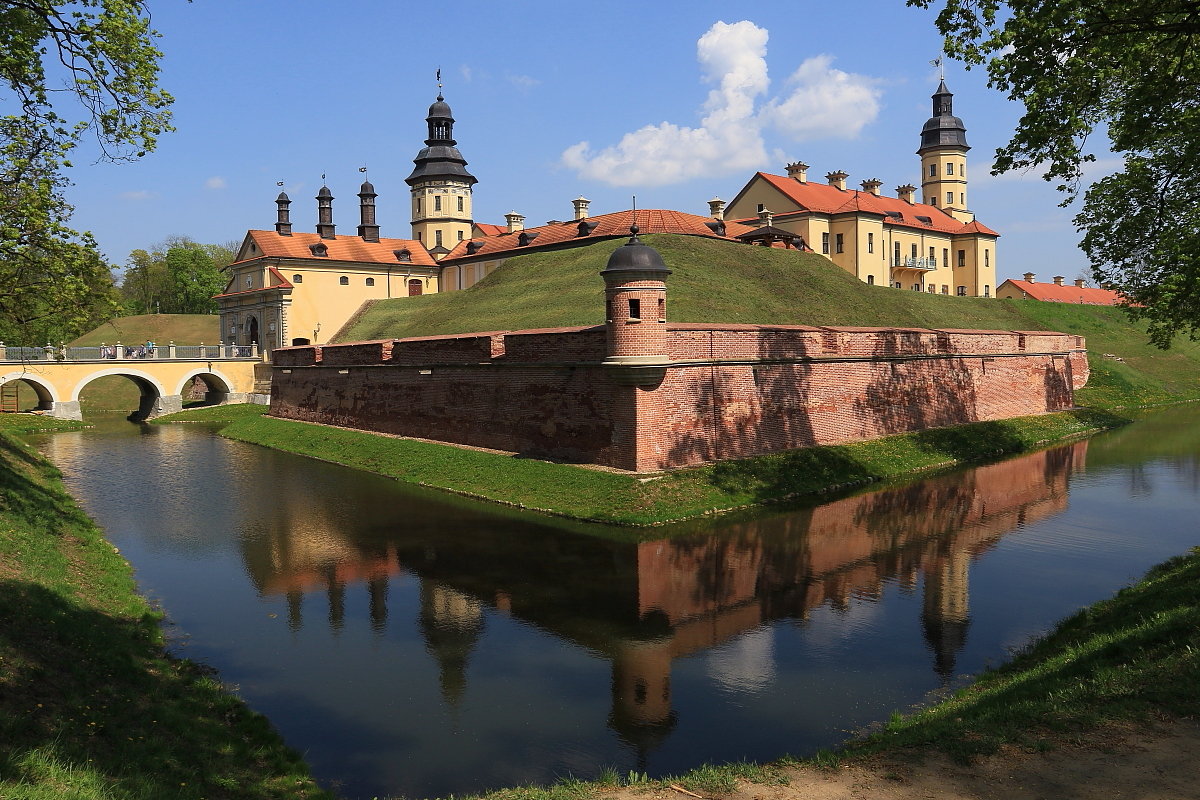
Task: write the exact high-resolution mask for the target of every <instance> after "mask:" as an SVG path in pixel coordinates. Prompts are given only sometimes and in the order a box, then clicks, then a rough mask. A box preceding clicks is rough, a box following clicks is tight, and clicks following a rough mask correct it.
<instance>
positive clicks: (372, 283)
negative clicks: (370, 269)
mask: <svg viewBox="0 0 1200 800" xmlns="http://www.w3.org/2000/svg"><path fill="white" fill-rule="evenodd" d="M374 285H375V279H374V278H367V286H374Z"/></svg>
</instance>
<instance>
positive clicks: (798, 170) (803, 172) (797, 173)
mask: <svg viewBox="0 0 1200 800" xmlns="http://www.w3.org/2000/svg"><path fill="white" fill-rule="evenodd" d="M785 169H787V174H788V177H789V178H795V179H796V180H798V181H800V182H801V183H808V164H805V163H804V162H803V161H793V162H792V163H791V164H788V165H787V166H786V167H785Z"/></svg>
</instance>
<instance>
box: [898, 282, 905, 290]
mask: <svg viewBox="0 0 1200 800" xmlns="http://www.w3.org/2000/svg"><path fill="white" fill-rule="evenodd" d="M896 288H897V289H903V288H904V284H903V283H901V282H900V281H896Z"/></svg>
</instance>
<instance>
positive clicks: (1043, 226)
mask: <svg viewBox="0 0 1200 800" xmlns="http://www.w3.org/2000/svg"><path fill="white" fill-rule="evenodd" d="M150 8H151V11H152V13H153V16H154V26H155V27H156V28H157V29H158V30H159V32H160V33H161V34H162V35H163V38H162V39H161V40H160V48H161V49H162V50H163V52H164V54H165V56H164V60H163V73H162V84H163V86H164V87H165V88H166V89H167V90H169V91H170V92H171V93H172V94H174V95H175V97H176V104H175V120H174V121H175V125H176V127H177V129H178V130H177V131H176V132H175V133H172V134H169V135H167V136H165V137H164V138H163V139H162V140H161V142H160V145H159V148H158V150H157V151H156V152H154V153H152V154H150V155H149V156H147V157H146V158H144V159H142V160H141V161H139V162H137V163H134V164H107V163H93V162H91V161H90V159H89V158H88V157H87V156H88V152H87V151H86V150H85V151H84V152H83V153H82V154H81V156H82V157H78V158H76V159H75V163H76V164H77V165H78V166H77V167H76V168H75V169H74V170H73V171H72V173H71V178H72V180H73V181H74V186H73V187H71V189H70V190H69V195H68V196H69V199H70V200H71V202H72V203H73V204H74V205H75V206H76V215H75V227H77V228H79V229H84V230H90V231H91V232H92V233H93V234H94V235H95V236H96V238H97V240H98V242H99V244H100V247H101V249H102V250H103V251H104V252H105V253H106V254H107V256H108V257H109V259H110V260H111V261H112V262H113V263H115V264H118V265H122V264H124V262H125V260H126V258H127V257H128V254H129V251H130V250H132V249H134V248H142V247H148V246H150V245H152V244H154V243H156V242H159V241H161V240H162V239H163V238H165V237H167V236H170V235H174V234H178V235H186V236H190V237H192V238H194V239H196V240H198V241H202V242H225V241H229V240H235V239H236V240H240V239H241V238H242V236H243V235H244V233H245V231H246V230H247V229H248V228H270V227H271V226H272V225H273V223H274V220H275V206H274V202H273V201H274V198H275V195H276V194H277V193H278V191H279V188H278V187H277V186H276V182H277V181H283V182H284V188H285V190H286V191H287V192H288V194H289V195H290V196H291V199H292V200H293V203H292V220H293V222H294V223H295V225H296V228H297V230H313V229H314V226H315V223H316V201H315V200H314V199H313V198H314V196H315V195H316V192H317V190H318V189H319V188H320V186H321V175H322V174H325V175H326V176H327V178H326V181H327V183H328V185H329V187H330V189H331V190H332V192H333V194H334V196H335V198H336V200H335V203H334V221H335V222H336V223H337V225H338V230H339V232H341V233H348V234H350V233H353V232H354V228H355V226H356V225H357V222H358V213H357V212H358V209H357V203H358V199H357V197H355V194H356V193H357V191H358V186H359V183H360V182H361V180H362V175H361V174H360V173H359V171H358V168H359V167H361V166H366V167H368V169H369V173H368V174H369V177H370V180H371V182H372V183H373V184H374V185H375V189H376V191H377V192H378V193H379V199H378V201H377V202H378V207H379V221H380V224H381V226H382V231H381V232H382V234H383V235H384V236H396V237H408V236H409V235H411V234H410V228H409V224H408V194H407V193H408V187H407V185H406V184H405V183H404V178H405V177H406V176H407V175H408V174H409V172H410V170H411V169H412V158H413V157H414V156H415V155H416V154H417V151H418V150H419V149H420V147H421V146H422V140H423V139H424V137H425V122H424V117H425V114H426V110H427V109H428V106H429V104H430V103H431V102H432V101H433V100H434V97H435V96H436V94H437V85H436V83H435V79H434V69H435V68H436V67H438V66H440V67H441V70H442V81H443V84H444V94H445V97H446V100H447V102H448V103H450V105H451V107H452V108H453V110H454V115H455V119H456V123H455V136H456V138H457V139H458V143H459V148H460V149H461V151H462V153H463V155H464V157H465V158H466V159H467V161H468V163H469V167H468V168H469V169H470V170H471V172H472V173H473V174H474V175H475V176H476V177H477V178H478V179H479V183H478V184H477V185H476V187H475V216H476V219H477V220H478V221H481V222H492V223H496V224H502V223H503V222H504V214H505V213H507V212H509V211H510V210H516V211H518V212H520V213H522V214H524V215H525V216H526V224H527V225H539V224H543V223H545V222H546V221H548V220H550V219H568V218H570V215H571V213H572V211H571V200H572V199H574V198H575V197H578V196H579V195H583V196H585V197H587V198H589V199H590V200H591V201H592V204H591V211H592V213H593V214H599V213H606V212H610V211H617V210H621V209H626V208H629V207H630V205H631V202H632V201H631V197H632V196H633V195H636V196H637V204H638V206H639V207H642V208H672V209H678V210H681V211H687V212H691V213H695V214H705V215H706V214H707V213H708V205H707V201H708V200H709V199H710V198H712V197H714V196H717V197H721V198H724V199H726V200H729V199H731V198H732V197H733V196H734V194H736V193H737V191H738V190H739V189H740V188H741V187H742V185H744V183H745V182H746V180H747V179H748V178H749V177H750V176H751V175H752V174H753V173H754V172H755V171H756V170H764V171H768V172H774V173H776V174H783V172H784V169H783V167H784V164H785V163H786V162H788V161H793V160H803V161H805V162H806V163H808V164H809V165H810V166H811V169H810V176H814V177H815V178H816V179H819V180H823V176H824V175H825V173H827V172H832V171H835V170H839V169H840V170H844V171H845V172H847V173H849V174H850V178H849V179H848V183H849V185H851V186H853V187H855V188H857V187H858V184H859V182H861V181H863V180H866V179H868V178H879V179H881V180H882V181H884V189H885V190H887V193H888V194H892V195H894V194H895V191H894V190H895V187H896V186H898V185H900V184H903V183H910V182H911V183H914V184H917V185H919V184H920V169H919V167H920V162H919V159H918V157H917V156H916V155H915V153H914V151H915V150H916V148H917V145H918V141H919V132H920V129H921V125H922V124H923V123H924V122H925V120H926V119H927V118H928V116H929V114H930V107H931V106H930V95H931V94H932V93H933V91H934V90H935V89H936V87H937V72H936V69H935V68H934V67H932V66H931V65H930V60H931V59H933V58H936V57H937V56H938V54H939V51H940V37H939V36H938V34H937V32H936V30H935V29H934V26H933V14H932V13H930V12H926V11H921V10H919V9H913V8H907V7H905V5H904V3H903V2H902V0H842V2H839V3H827V2H822V3H814V2H808V1H807V0H789V1H787V2H783V1H782V0H781V1H779V2H776V1H775V0H763V1H762V2H759V3H753V4H743V5H741V6H739V7H738V10H731V4H729V3H714V2H705V1H704V0H690V1H689V2H686V3H684V2H640V3H634V2H625V0H610V2H607V3H603V4H583V3H561V2H556V3H549V2H520V0H513V2H509V3H487V2H479V1H477V0H459V2H456V3H409V2H402V1H401V0H392V2H382V1H379V2H376V1H374V0H361V1H356V0H343V2H340V3H330V2H327V1H326V2H316V1H315V0H195V2H193V3H186V2H183V0H150ZM946 82H947V84H948V86H949V88H950V89H951V91H953V92H954V94H955V98H954V104H955V113H956V114H957V115H958V116H960V117H962V119H963V121H964V123H965V124H966V126H967V137H968V141H969V142H970V144H971V145H972V148H973V149H972V150H971V152H970V155H969V158H970V164H971V167H972V170H971V173H970V175H971V184H970V196H969V201H970V203H969V204H970V206H971V208H972V210H974V211H975V212H976V214H977V217H978V219H979V220H980V221H981V222H984V223H985V224H987V225H989V226H990V227H992V228H994V229H996V230H997V231H999V232H1000V233H1001V234H1002V238H1001V240H1000V244H999V248H998V254H999V270H998V271H999V279H1000V280H1003V279H1004V278H1010V277H1019V276H1020V274H1021V273H1024V272H1027V271H1032V272H1036V273H1038V275H1039V278H1040V279H1049V278H1050V277H1051V276H1052V275H1057V274H1062V275H1065V276H1067V277H1068V278H1073V277H1075V276H1076V275H1077V274H1079V273H1081V271H1082V270H1084V269H1085V268H1086V263H1085V259H1084V258H1083V255H1082V254H1081V253H1080V252H1079V250H1078V248H1077V246H1076V245H1077V242H1078V239H1079V236H1078V234H1077V233H1076V232H1075V231H1074V229H1073V226H1072V225H1071V217H1072V216H1073V215H1074V213H1075V211H1074V210H1073V209H1071V208H1068V209H1063V208H1059V207H1058V202H1059V200H1060V198H1059V196H1058V194H1057V193H1056V192H1055V191H1054V190H1053V188H1052V186H1051V185H1049V184H1047V183H1045V182H1044V181H1042V180H1040V178H1038V177H1037V176H1036V175H1023V176H1005V177H1002V178H991V177H987V175H986V173H987V169H986V167H988V166H990V163H991V159H992V153H993V152H994V151H995V149H996V147H997V146H999V145H1001V144H1003V143H1004V142H1005V141H1007V138H1008V136H1009V135H1010V134H1011V132H1012V129H1013V127H1014V125H1015V124H1016V122H1017V119H1018V118H1019V115H1020V112H1021V108H1020V106H1019V105H1017V104H1014V103H1011V102H1009V101H1007V100H1005V99H1004V98H1003V97H1002V96H1001V95H1000V94H999V93H997V92H995V91H994V90H991V89H988V88H987V86H986V76H985V75H984V74H983V73H982V72H981V71H980V70H973V71H970V72H968V71H965V70H964V69H963V68H962V66H961V65H959V64H956V63H953V62H949V63H948V64H947V67H946Z"/></svg>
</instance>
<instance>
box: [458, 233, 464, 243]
mask: <svg viewBox="0 0 1200 800" xmlns="http://www.w3.org/2000/svg"><path fill="white" fill-rule="evenodd" d="M458 240H459V241H460V242H461V241H462V240H463V232H462V231H459V232H458Z"/></svg>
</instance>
